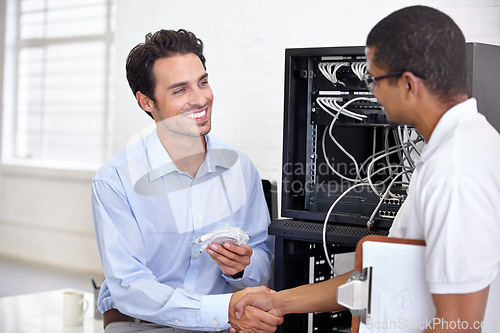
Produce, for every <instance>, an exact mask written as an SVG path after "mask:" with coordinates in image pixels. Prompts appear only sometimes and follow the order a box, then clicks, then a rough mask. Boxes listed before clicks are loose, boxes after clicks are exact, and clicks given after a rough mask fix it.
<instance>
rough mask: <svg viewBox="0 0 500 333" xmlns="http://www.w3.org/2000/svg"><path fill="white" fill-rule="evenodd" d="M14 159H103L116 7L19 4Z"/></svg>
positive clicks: (42, 0) (67, 1)
mask: <svg viewBox="0 0 500 333" xmlns="http://www.w3.org/2000/svg"><path fill="white" fill-rule="evenodd" d="M17 6H18V8H17V15H18V19H17V22H18V30H17V50H16V51H17V75H16V80H17V82H16V83H15V84H16V85H17V89H15V91H16V94H17V96H16V97H15V98H14V100H15V101H16V103H15V109H16V110H15V114H16V116H15V117H14V119H15V126H14V128H15V131H14V132H15V133H14V136H15V137H14V138H13V139H14V140H13V142H14V146H15V147H14V149H13V152H14V154H15V158H21V159H33V160H37V159H39V160H44V161H54V162H57V161H66V162H67V161H71V162H85V163H99V162H102V161H103V160H104V159H105V158H106V157H107V149H108V136H109V124H108V119H109V116H110V108H111V102H112V101H111V96H112V94H111V82H110V79H111V64H112V56H113V54H112V43H113V27H114V22H113V19H114V2H113V0H21V1H17Z"/></svg>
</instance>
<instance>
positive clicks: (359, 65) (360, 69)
mask: <svg viewBox="0 0 500 333" xmlns="http://www.w3.org/2000/svg"><path fill="white" fill-rule="evenodd" d="M351 70H352V72H353V73H354V74H355V75H356V76H357V77H358V79H359V80H360V81H362V80H363V75H364V74H365V73H366V62H353V63H351Z"/></svg>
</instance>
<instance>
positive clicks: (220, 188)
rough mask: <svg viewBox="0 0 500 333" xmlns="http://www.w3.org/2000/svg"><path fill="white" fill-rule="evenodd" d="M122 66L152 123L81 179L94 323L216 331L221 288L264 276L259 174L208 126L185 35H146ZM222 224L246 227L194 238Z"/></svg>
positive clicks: (199, 57) (206, 99) (266, 259)
mask: <svg viewBox="0 0 500 333" xmlns="http://www.w3.org/2000/svg"><path fill="white" fill-rule="evenodd" d="M126 70H127V79H128V82H129V84H130V87H131V89H132V92H133V93H134V96H135V97H136V99H137V102H138V104H139V106H140V107H141V108H142V109H143V110H144V111H145V112H146V113H147V114H148V115H149V116H150V117H151V118H153V119H154V121H155V123H156V126H155V129H154V130H153V132H152V133H150V134H148V135H145V136H142V137H140V140H137V141H135V142H134V143H132V144H130V145H129V146H128V147H127V148H126V149H125V150H123V151H122V152H120V153H119V154H117V155H116V156H114V157H113V158H111V159H110V160H109V161H108V162H107V163H106V164H105V165H104V166H102V167H101V168H100V170H99V171H98V172H97V174H96V176H95V178H94V181H93V186H92V204H93V216H94V225H95V231H96V238H97V243H98V247H99V251H100V255H101V260H102V265H103V270H104V275H105V280H104V282H103V284H102V287H101V292H100V295H99V300H98V307H99V310H100V311H101V312H103V313H104V315H103V317H104V326H105V332H107V333H110V332H111V333H112V332H140V331H147V332H170V333H171V332H197V331H223V330H226V329H227V328H228V327H229V325H228V320H229V319H228V317H229V315H230V314H229V302H230V300H231V299H232V300H233V301H235V300H237V299H239V297H241V296H242V295H243V294H244V293H242V292H240V293H238V294H237V295H236V296H234V295H233V294H232V291H233V290H234V289H242V288H245V287H252V286H258V285H263V284H266V283H267V282H268V280H269V277H270V274H271V261H272V258H273V254H272V251H273V239H272V238H270V237H269V236H268V233H267V228H268V225H269V223H270V219H269V213H268V208H267V205H266V202H265V199H264V194H263V190H262V183H261V179H260V177H259V175H258V173H257V170H256V169H255V167H254V166H253V165H252V163H251V162H250V160H249V159H248V157H247V156H245V155H244V154H242V153H241V152H239V151H237V150H235V149H234V148H232V147H230V146H228V145H226V144H225V143H223V142H221V141H219V140H217V139H216V138H214V137H213V136H211V135H210V134H209V132H210V129H211V115H212V105H213V99H214V95H213V93H212V89H211V88H210V85H209V83H208V74H207V72H206V68H205V58H204V56H203V43H202V42H201V40H199V39H198V38H196V36H195V35H194V34H192V33H191V32H188V31H185V30H178V31H173V30H160V31H158V32H156V33H154V34H148V35H147V36H146V41H145V43H141V44H139V45H137V46H136V47H135V48H133V49H132V51H131V52H130V54H129V56H128V58H127V64H126ZM228 227H238V228H239V229H237V230H242V231H244V232H247V233H248V236H249V241H248V243H247V244H245V243H238V242H234V243H233V242H231V241H227V239H226V241H216V242H213V243H208V244H207V245H209V247H208V248H207V250H206V251H204V250H203V249H204V248H201V246H200V244H199V242H200V241H201V240H202V239H203V237H202V236H204V235H206V234H207V233H209V232H212V231H214V230H216V229H217V230H220V228H228ZM247 290H248V289H247ZM250 290H251V289H250ZM255 290H256V291H267V292H269V289H267V288H265V287H257V288H256V289H255ZM270 318H271V319H272V318H273V317H270ZM279 320H280V319H279V318H277V319H275V324H274V325H277V324H278V323H279ZM247 322H249V321H248V320H247V318H243V320H241V321H240V322H239V325H240V326H241V327H247V326H246V325H247V324H246V323H247ZM272 325H273V324H271V325H269V324H265V326H263V327H264V328H266V329H270V328H272Z"/></svg>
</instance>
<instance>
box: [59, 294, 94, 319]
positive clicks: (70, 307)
mask: <svg viewBox="0 0 500 333" xmlns="http://www.w3.org/2000/svg"><path fill="white" fill-rule="evenodd" d="M88 307H89V302H88V301H87V300H86V299H85V298H84V297H83V292H81V291H65V292H64V294H63V324H64V326H81V325H82V324H83V316H84V315H85V311H87V309H88Z"/></svg>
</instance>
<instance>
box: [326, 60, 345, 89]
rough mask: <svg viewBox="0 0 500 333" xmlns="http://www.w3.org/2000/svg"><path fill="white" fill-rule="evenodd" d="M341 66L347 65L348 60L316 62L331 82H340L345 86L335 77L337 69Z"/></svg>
mask: <svg viewBox="0 0 500 333" xmlns="http://www.w3.org/2000/svg"><path fill="white" fill-rule="evenodd" d="M342 66H349V63H348V62H320V63H319V64H318V69H319V71H320V72H321V73H322V74H323V75H324V76H325V77H326V78H327V79H328V81H330V82H331V83H333V84H335V85H336V84H341V85H343V86H345V83H344V82H342V81H339V80H338V79H337V71H338V70H339V68H340V67H342ZM332 67H333V70H332Z"/></svg>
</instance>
